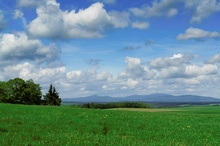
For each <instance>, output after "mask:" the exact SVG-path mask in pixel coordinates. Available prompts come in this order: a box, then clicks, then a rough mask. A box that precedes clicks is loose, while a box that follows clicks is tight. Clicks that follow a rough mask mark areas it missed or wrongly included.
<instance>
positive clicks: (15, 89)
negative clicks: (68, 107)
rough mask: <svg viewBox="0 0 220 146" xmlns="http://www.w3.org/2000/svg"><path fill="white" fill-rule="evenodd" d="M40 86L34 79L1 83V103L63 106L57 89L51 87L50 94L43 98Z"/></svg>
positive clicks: (16, 79)
mask: <svg viewBox="0 0 220 146" xmlns="http://www.w3.org/2000/svg"><path fill="white" fill-rule="evenodd" d="M43 97H44V100H43V99H42V92H41V87H40V85H39V84H36V83H34V81H33V80H32V79H30V80H27V81H25V80H23V79H21V78H14V79H10V80H9V81H7V82H4V81H0V102H4V103H14V104H34V105H41V104H44V105H56V106H60V105H61V98H59V93H58V92H57V91H56V88H55V87H53V86H52V84H51V85H50V87H49V90H48V93H46V95H44V96H43Z"/></svg>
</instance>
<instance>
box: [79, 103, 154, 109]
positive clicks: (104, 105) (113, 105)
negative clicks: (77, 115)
mask: <svg viewBox="0 0 220 146" xmlns="http://www.w3.org/2000/svg"><path fill="white" fill-rule="evenodd" d="M81 107H82V108H92V109H110V108H150V106H149V105H148V104H146V103H141V102H110V103H87V104H83V105H82V106H81Z"/></svg>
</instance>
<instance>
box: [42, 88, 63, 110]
mask: <svg viewBox="0 0 220 146" xmlns="http://www.w3.org/2000/svg"><path fill="white" fill-rule="evenodd" d="M44 102H45V104H46V105H55V106H60V105H61V102H62V100H61V98H59V93H58V92H57V91H56V88H55V87H53V85H52V84H50V87H49V90H48V93H46V95H44Z"/></svg>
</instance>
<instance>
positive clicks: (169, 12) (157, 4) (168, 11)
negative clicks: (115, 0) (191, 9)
mask: <svg viewBox="0 0 220 146" xmlns="http://www.w3.org/2000/svg"><path fill="white" fill-rule="evenodd" d="M178 2H179V0H161V1H156V0H154V1H153V2H152V6H149V5H147V6H143V7H142V8H131V9H130V10H131V12H132V13H133V14H134V15H136V16H140V17H144V18H149V17H159V16H167V17H172V16H175V15H176V14H177V13H178V10H177V9H176V8H175V7H176V4H177V3H178Z"/></svg>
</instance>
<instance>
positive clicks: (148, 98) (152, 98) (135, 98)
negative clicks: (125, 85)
mask: <svg viewBox="0 0 220 146" xmlns="http://www.w3.org/2000/svg"><path fill="white" fill-rule="evenodd" d="M126 101H130V102H184V103H191V102H192V103H193V102H195V103H199V102H210V103H211V102H220V99H218V98H213V97H206V96H197V95H180V96H174V95H170V94H163V93H158V94H150V95H132V96H126V97H110V96H98V95H93V96H88V97H80V98H65V99H63V102H84V103H85V102H101V103H103V102H126Z"/></svg>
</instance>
